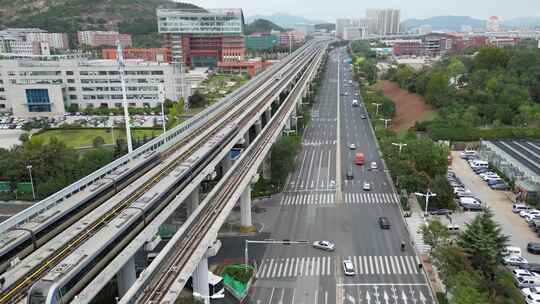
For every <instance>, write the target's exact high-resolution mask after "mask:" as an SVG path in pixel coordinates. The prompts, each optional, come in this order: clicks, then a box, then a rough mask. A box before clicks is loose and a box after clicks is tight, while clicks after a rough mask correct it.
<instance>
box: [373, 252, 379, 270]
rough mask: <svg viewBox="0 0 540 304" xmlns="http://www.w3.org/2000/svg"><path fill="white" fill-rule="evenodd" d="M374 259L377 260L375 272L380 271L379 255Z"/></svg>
mask: <svg viewBox="0 0 540 304" xmlns="http://www.w3.org/2000/svg"><path fill="white" fill-rule="evenodd" d="M373 260H374V261H375V263H374V264H375V273H379V257H378V256H374V257H373Z"/></svg>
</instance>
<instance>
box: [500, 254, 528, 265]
mask: <svg viewBox="0 0 540 304" xmlns="http://www.w3.org/2000/svg"><path fill="white" fill-rule="evenodd" d="M503 264H505V265H508V266H519V265H523V264H529V262H528V261H527V260H526V259H525V258H523V257H519V256H508V257H504V258H503Z"/></svg>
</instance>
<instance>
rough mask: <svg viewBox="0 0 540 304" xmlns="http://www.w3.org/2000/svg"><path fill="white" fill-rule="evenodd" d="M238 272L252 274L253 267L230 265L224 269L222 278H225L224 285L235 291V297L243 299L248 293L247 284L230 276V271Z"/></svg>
mask: <svg viewBox="0 0 540 304" xmlns="http://www.w3.org/2000/svg"><path fill="white" fill-rule="evenodd" d="M238 270H242V271H251V272H252V271H253V267H251V266H249V265H244V264H236V265H228V266H225V268H223V271H222V272H221V276H222V277H223V283H224V284H225V285H227V286H228V287H229V288H230V289H232V290H233V291H234V293H235V296H237V297H238V298H242V297H243V296H244V295H245V294H246V292H247V290H246V288H247V283H242V282H240V281H238V280H236V279H235V278H234V277H232V276H231V275H230V274H229V272H230V271H231V272H232V271H238Z"/></svg>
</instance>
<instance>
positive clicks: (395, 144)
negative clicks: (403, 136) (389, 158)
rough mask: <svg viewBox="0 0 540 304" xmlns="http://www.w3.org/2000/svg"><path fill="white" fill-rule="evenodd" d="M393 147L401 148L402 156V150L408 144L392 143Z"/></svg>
mask: <svg viewBox="0 0 540 304" xmlns="http://www.w3.org/2000/svg"><path fill="white" fill-rule="evenodd" d="M392 145H393V146H396V147H399V155H400V156H401V149H403V147H406V146H407V144H402V143H392Z"/></svg>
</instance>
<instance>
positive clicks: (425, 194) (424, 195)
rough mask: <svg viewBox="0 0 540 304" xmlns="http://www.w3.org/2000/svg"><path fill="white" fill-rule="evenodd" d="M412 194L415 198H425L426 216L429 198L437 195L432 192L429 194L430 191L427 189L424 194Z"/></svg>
mask: <svg viewBox="0 0 540 304" xmlns="http://www.w3.org/2000/svg"><path fill="white" fill-rule="evenodd" d="M414 194H415V195H417V196H423V197H425V198H426V213H425V214H426V215H427V214H428V204H429V198H430V197H434V196H437V193H433V192H431V190H429V189H428V190H427V192H426V193H420V192H415V193H414Z"/></svg>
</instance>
